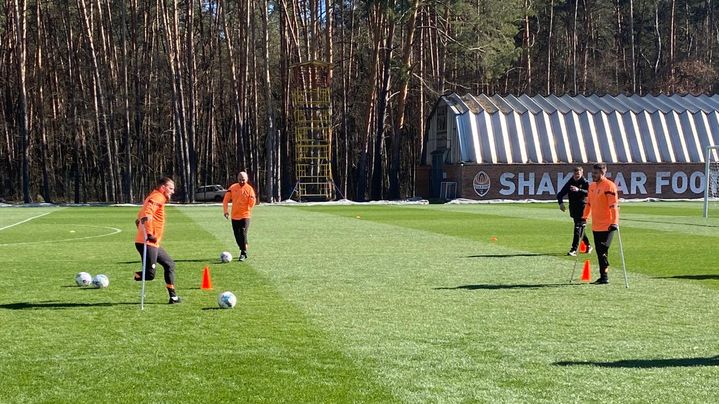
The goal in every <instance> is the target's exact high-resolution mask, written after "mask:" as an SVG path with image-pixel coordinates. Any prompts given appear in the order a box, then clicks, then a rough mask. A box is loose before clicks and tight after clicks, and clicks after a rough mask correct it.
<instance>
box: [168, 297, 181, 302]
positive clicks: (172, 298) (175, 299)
mask: <svg viewBox="0 0 719 404" xmlns="http://www.w3.org/2000/svg"><path fill="white" fill-rule="evenodd" d="M168 303H169V304H178V303H182V299H181V298H180V296H175V297H171V298H170V301H169V302H168Z"/></svg>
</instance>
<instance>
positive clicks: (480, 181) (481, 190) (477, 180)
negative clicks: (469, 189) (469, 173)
mask: <svg viewBox="0 0 719 404" xmlns="http://www.w3.org/2000/svg"><path fill="white" fill-rule="evenodd" d="M490 185H492V183H491V181H490V180H489V175H487V173H485V172H484V171H480V172H478V173H477V175H475V176H474V180H473V181H472V186H473V187H474V192H476V193H477V195H479V196H481V197H484V196H485V195H487V193H489V187H490Z"/></svg>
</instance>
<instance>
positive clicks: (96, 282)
mask: <svg viewBox="0 0 719 404" xmlns="http://www.w3.org/2000/svg"><path fill="white" fill-rule="evenodd" d="M92 286H94V287H96V288H98V289H100V288H106V287H108V286H110V278H108V277H107V275H103V274H100V275H95V277H94V278H93V279H92Z"/></svg>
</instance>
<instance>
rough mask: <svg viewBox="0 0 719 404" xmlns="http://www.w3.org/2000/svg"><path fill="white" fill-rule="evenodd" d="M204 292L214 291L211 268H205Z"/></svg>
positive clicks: (203, 275)
mask: <svg viewBox="0 0 719 404" xmlns="http://www.w3.org/2000/svg"><path fill="white" fill-rule="evenodd" d="M201 289H202V290H212V279H210V267H207V266H206V267H205V270H204V271H203V272H202V287H201Z"/></svg>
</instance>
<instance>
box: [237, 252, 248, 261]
mask: <svg viewBox="0 0 719 404" xmlns="http://www.w3.org/2000/svg"><path fill="white" fill-rule="evenodd" d="M246 259H247V253H240V258H238V259H237V260H238V261H240V262H242V261H244V260H246Z"/></svg>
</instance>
